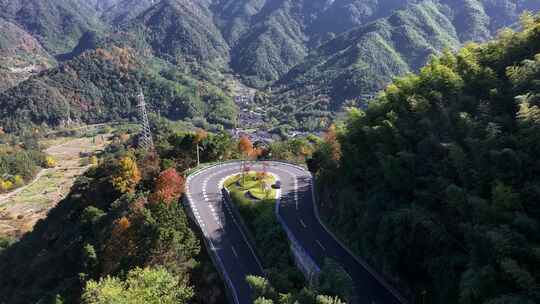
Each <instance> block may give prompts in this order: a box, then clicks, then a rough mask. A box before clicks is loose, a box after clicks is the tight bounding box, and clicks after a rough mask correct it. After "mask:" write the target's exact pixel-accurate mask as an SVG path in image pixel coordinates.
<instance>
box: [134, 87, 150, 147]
mask: <svg viewBox="0 0 540 304" xmlns="http://www.w3.org/2000/svg"><path fill="white" fill-rule="evenodd" d="M137 108H138V110H139V118H140V119H141V122H140V123H141V126H142V132H141V137H140V139H139V147H141V148H142V149H144V150H146V151H152V150H154V141H153V140H152V131H151V130H150V121H149V120H148V113H147V112H146V101H145V100H144V94H143V91H142V89H140V93H139V95H137Z"/></svg>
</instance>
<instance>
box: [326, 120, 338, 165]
mask: <svg viewBox="0 0 540 304" xmlns="http://www.w3.org/2000/svg"><path fill="white" fill-rule="evenodd" d="M324 141H325V142H326V144H327V145H328V147H329V148H330V158H331V159H332V161H334V162H336V163H337V162H339V160H340V159H341V144H340V143H339V140H338V134H337V128H336V125H334V124H332V125H331V126H330V127H329V128H328V130H327V131H326V133H325V135H324Z"/></svg>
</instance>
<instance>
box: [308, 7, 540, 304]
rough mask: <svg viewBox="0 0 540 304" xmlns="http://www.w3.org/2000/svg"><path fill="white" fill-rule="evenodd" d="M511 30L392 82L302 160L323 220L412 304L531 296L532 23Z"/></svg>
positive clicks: (534, 180) (539, 43) (539, 107)
mask: <svg viewBox="0 0 540 304" xmlns="http://www.w3.org/2000/svg"><path fill="white" fill-rule="evenodd" d="M522 23H523V29H524V30H523V31H522V32H519V33H515V32H512V31H510V30H505V31H503V32H501V33H500V34H499V36H498V39H497V40H495V41H492V42H489V43H487V44H483V45H478V44H469V45H467V46H466V47H464V48H463V49H461V50H460V51H458V52H457V53H450V52H446V53H445V54H443V55H442V56H440V57H438V58H434V59H432V60H431V62H430V63H429V64H428V65H426V66H425V67H424V68H423V69H422V70H421V71H420V73H419V74H417V75H409V76H406V77H403V78H399V79H397V80H396V81H395V82H394V83H393V84H391V85H390V86H388V88H387V89H386V90H385V91H384V93H383V94H382V95H381V96H380V97H379V98H378V99H377V101H375V102H374V103H372V104H371V105H370V106H369V107H368V108H367V109H366V110H365V111H360V110H351V111H350V115H349V119H348V121H347V122H346V124H345V126H344V127H343V128H342V129H341V132H339V134H340V135H339V144H338V143H335V142H331V141H327V143H326V144H325V145H323V146H322V148H320V149H319V150H318V151H317V152H316V153H315V154H314V157H313V158H312V159H311V161H310V165H311V167H312V169H314V170H317V171H318V177H319V183H320V185H321V187H320V189H321V190H320V192H321V193H320V194H321V197H322V204H323V208H325V214H326V218H327V220H328V221H329V222H330V223H331V224H332V226H333V227H334V229H336V230H337V231H339V233H340V234H341V235H342V236H343V238H344V239H346V240H347V242H348V243H349V245H350V246H351V247H352V248H353V249H354V250H355V251H356V252H357V253H358V254H360V255H361V256H364V257H367V258H368V260H369V261H370V262H371V263H372V264H373V265H374V266H376V268H378V269H379V270H381V271H382V272H383V273H384V274H385V275H387V276H388V277H393V278H396V280H395V282H394V283H396V284H397V285H399V286H401V287H402V289H403V290H405V291H406V292H407V293H408V294H409V295H410V296H411V297H412V298H414V299H416V300H418V301H420V300H421V298H424V297H425V298H426V303H462V304H469V303H471V304H472V303H489V304H495V303H516V304H517V303H531V304H532V303H538V302H539V301H540V294H539V293H538V290H539V289H538V287H539V280H540V272H538V269H540V238H539V236H540V205H539V202H540V161H539V159H538V155H540V82H539V79H540V17H536V18H535V17H533V16H531V15H526V16H524V17H523V20H522ZM339 146H341V151H340V153H332V151H335V147H338V148H339Z"/></svg>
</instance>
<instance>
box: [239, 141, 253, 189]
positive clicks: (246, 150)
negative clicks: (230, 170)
mask: <svg viewBox="0 0 540 304" xmlns="http://www.w3.org/2000/svg"><path fill="white" fill-rule="evenodd" d="M238 150H240V154H242V160H243V161H242V167H241V168H240V170H241V171H242V181H243V182H244V183H245V176H246V175H245V171H246V161H247V160H248V158H249V157H251V156H252V155H253V152H254V149H253V143H252V142H251V140H250V139H249V137H247V136H246V135H242V137H240V140H239V141H238Z"/></svg>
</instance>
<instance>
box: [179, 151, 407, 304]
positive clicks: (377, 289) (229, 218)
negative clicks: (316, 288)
mask: <svg viewBox="0 0 540 304" xmlns="http://www.w3.org/2000/svg"><path fill="white" fill-rule="evenodd" d="M267 163H268V164H269V166H268V171H269V173H272V174H274V175H275V176H277V177H278V178H279V180H280V181H281V183H282V187H281V189H282V190H281V199H280V205H279V209H278V210H279V211H278V212H279V214H280V216H281V217H282V219H283V220H284V222H285V224H286V225H287V227H288V229H289V230H290V231H291V232H292V233H293V234H294V236H295V237H296V239H297V240H298V242H299V243H300V245H301V246H302V247H303V248H304V249H305V251H306V252H307V253H308V254H309V255H310V256H311V258H312V259H313V260H314V261H315V263H316V264H317V265H318V266H319V267H320V268H322V266H323V265H324V260H325V259H326V258H331V259H333V260H335V261H337V262H338V263H340V264H341V266H343V268H344V269H345V271H346V272H347V273H348V275H349V276H350V277H351V278H352V281H353V284H354V286H353V293H354V298H353V302H354V303H360V304H399V303H404V301H402V300H400V298H399V296H398V295H397V293H396V292H395V291H393V289H392V288H390V287H389V286H388V285H386V284H385V283H384V282H383V281H382V280H381V279H379V278H378V276H377V274H375V273H373V272H372V271H371V270H369V269H368V268H367V266H364V265H365V264H363V263H362V261H360V260H357V259H356V258H355V257H354V256H353V255H352V254H350V253H349V251H348V250H347V249H345V248H344V247H343V246H342V245H341V244H340V243H339V242H338V241H337V240H335V238H334V237H333V236H332V235H331V234H330V233H329V232H328V231H327V230H326V229H325V228H324V226H323V225H322V224H321V223H320V221H319V220H318V216H317V214H316V212H315V208H314V200H313V191H312V183H313V180H312V177H311V174H310V173H309V172H308V171H306V170H304V169H303V168H301V167H298V166H294V165H290V164H286V163H281V162H267ZM251 169H252V170H262V164H261V163H257V164H255V165H252V166H251ZM239 172H240V163H239V162H237V163H226V164H222V165H219V166H214V167H210V168H208V169H205V170H202V171H200V172H198V173H196V174H194V175H191V176H190V177H189V178H188V182H187V196H188V200H189V202H190V206H191V209H192V211H193V214H194V216H195V218H196V220H197V223H198V224H199V226H200V227H201V229H202V231H203V233H204V236H205V238H206V239H207V242H208V243H209V244H210V247H211V251H212V252H213V253H214V256H215V260H216V262H217V263H218V265H216V266H217V267H219V268H220V269H221V271H222V273H223V274H224V276H225V280H226V284H227V285H228V287H229V289H230V291H231V294H232V297H233V300H234V302H235V303H237V304H244V303H252V291H251V289H250V287H249V285H248V284H247V282H246V280H245V278H246V276H247V275H250V274H251V275H257V276H264V269H263V267H262V265H261V262H260V261H259V259H258V257H257V255H256V254H255V250H254V248H253V247H252V246H253V244H250V243H249V242H248V239H247V237H246V232H245V231H243V230H242V228H241V226H240V225H239V224H238V223H239V220H238V219H236V218H235V217H234V215H233V213H232V212H231V210H230V207H229V206H228V205H227V204H226V203H225V202H224V201H223V199H222V194H221V187H222V185H223V182H224V180H225V179H226V178H227V177H229V176H231V175H234V174H238V173H239Z"/></svg>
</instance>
